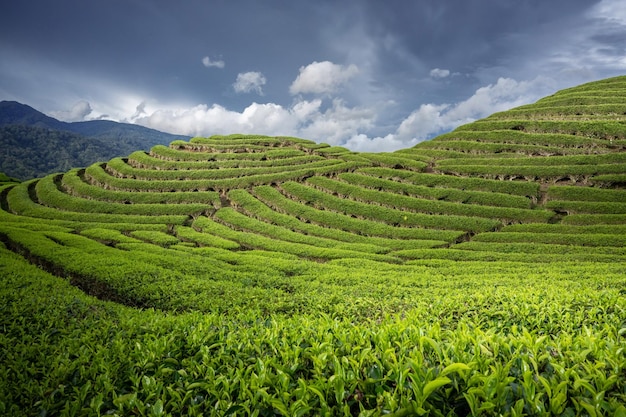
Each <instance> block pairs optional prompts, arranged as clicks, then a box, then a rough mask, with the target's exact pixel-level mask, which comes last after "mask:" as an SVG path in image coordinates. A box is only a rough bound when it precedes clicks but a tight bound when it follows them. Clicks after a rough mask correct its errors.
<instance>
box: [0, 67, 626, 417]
mask: <svg viewBox="0 0 626 417" xmlns="http://www.w3.org/2000/svg"><path fill="white" fill-rule="evenodd" d="M0 181H1V182H0V279H1V283H2V284H1V286H0V415H7V416H9V415H10V416H20V415H28V416H30V415H40V416H52V415H55V416H56V415H60V416H76V415H81V416H82V415H85V416H104V415H119V416H127V415H129V416H179V415H189V416H213V415H215V416H317V415H323V416H381V415H386V416H412V415H428V416H466V415H476V416H498V415H507V416H535V415H563V416H577V415H581V416H626V406H625V404H626V349H625V348H626V77H617V78H611V79H607V80H602V81H598V82H593V83H589V84H585V85H582V86H578V87H575V88H571V89H567V90H562V91H560V92H558V93H556V94H554V95H552V96H550V97H546V98H544V99H542V100H539V101H538V102H536V103H534V104H531V105H526V106H522V107H518V108H516V109H513V110H510V111H505V112H501V113H497V114H494V115H492V116H490V117H488V118H486V119H483V120H479V121H477V122H474V123H471V124H468V125H464V126H461V127H459V128H458V129H456V130H454V131H453V132H450V133H447V134H444V135H441V136H439V137H437V138H435V139H433V140H431V141H427V142H423V143H420V144H419V145H417V146H415V147H413V148H410V149H404V150H401V151H398V152H394V153H377V154H367V153H355V152H350V151H349V150H347V149H344V148H341V147H331V146H328V145H326V144H317V143H314V142H312V141H308V140H304V139H298V138H291V137H267V136H253V135H230V136H212V137H208V138H193V139H191V140H190V141H189V142H184V141H175V142H172V143H171V144H170V146H169V147H166V146H155V147H154V148H152V149H151V151H150V152H135V153H132V154H130V155H128V156H127V157H126V158H115V159H112V160H109V161H106V162H101V163H97V164H94V165H92V166H89V167H86V168H76V169H73V170H70V171H68V172H62V173H57V174H53V175H49V176H47V177H44V178H39V179H35V180H31V181H27V182H21V183H20V182H16V181H15V180H13V179H11V178H8V177H6V176H0Z"/></svg>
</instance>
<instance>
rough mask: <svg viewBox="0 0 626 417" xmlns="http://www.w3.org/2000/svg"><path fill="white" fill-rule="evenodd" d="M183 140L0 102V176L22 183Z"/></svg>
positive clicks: (119, 124)
mask: <svg viewBox="0 0 626 417" xmlns="http://www.w3.org/2000/svg"><path fill="white" fill-rule="evenodd" d="M185 138H186V137H184V136H181V135H171V134H169V133H163V132H159V131H157V130H154V129H148V128H145V127H143V126H137V125H133V124H128V123H117V122H113V121H110V120H91V121H86V122H74V123H67V122H61V121H59V120H57V119H54V118H52V117H49V116H46V115H45V114H43V113H41V112H39V111H37V110H35V109H33V108H32V107H30V106H27V105H24V104H21V103H17V102H14V101H1V102H0V146H1V147H2V149H3V152H1V153H0V172H5V173H7V175H11V176H13V177H16V178H20V179H22V180H26V179H32V178H36V177H41V176H44V175H47V174H50V173H53V172H63V171H67V170H68V169H71V168H74V167H79V166H87V165H91V164H93V163H94V162H96V161H106V160H108V159H111V158H113V157H116V156H124V155H127V154H129V153H130V152H133V151H136V150H138V149H145V150H148V149H150V148H151V147H152V146H154V145H157V144H165V145H166V144H168V143H170V142H171V141H173V140H176V139H185Z"/></svg>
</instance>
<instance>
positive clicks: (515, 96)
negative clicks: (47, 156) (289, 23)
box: [134, 77, 554, 152]
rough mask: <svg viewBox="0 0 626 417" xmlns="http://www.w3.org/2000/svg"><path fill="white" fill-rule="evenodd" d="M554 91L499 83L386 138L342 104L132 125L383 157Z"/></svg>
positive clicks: (418, 113) (409, 120)
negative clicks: (292, 141)
mask: <svg viewBox="0 0 626 417" xmlns="http://www.w3.org/2000/svg"><path fill="white" fill-rule="evenodd" d="M553 91H554V80H551V79H549V78H541V77H538V78H535V79H533V80H530V81H516V80H514V79H511V78H499V79H498V80H497V81H496V82H495V83H494V84H489V85H487V86H484V87H481V88H479V89H477V90H476V91H475V92H474V94H473V95H471V96H470V97H469V98H467V99H465V100H463V101H460V102H457V103H454V104H445V103H444V104H435V103H425V104H421V105H420V106H419V107H418V108H416V109H415V110H413V111H412V112H410V113H409V114H408V115H407V116H406V117H404V119H403V120H402V121H401V122H399V123H397V124H395V125H392V126H391V127H390V128H388V129H389V131H388V132H382V134H380V135H376V134H372V132H374V131H375V130H380V126H378V125H377V123H378V117H379V115H380V112H381V109H380V108H379V107H373V106H356V107H350V106H348V105H347V104H346V103H345V102H344V101H343V100H341V99H339V98H334V99H332V100H331V101H330V102H326V103H325V100H324V99H321V98H317V99H314V100H303V99H297V100H295V101H294V103H293V104H292V105H291V106H290V107H284V106H281V105H279V104H275V103H264V104H261V103H252V104H250V105H249V106H248V107H246V108H245V109H244V110H243V111H241V112H238V111H233V110H229V109H227V108H225V107H222V106H220V105H217V104H213V105H212V106H208V105H206V104H203V105H198V106H195V107H191V108H182V109H169V110H167V109H162V110H157V111H154V112H152V113H148V112H146V109H145V105H142V104H140V105H139V106H137V109H136V114H137V116H138V117H137V118H136V119H135V120H134V122H135V123H138V124H140V125H143V126H147V127H151V128H154V129H158V130H162V131H166V132H171V133H176V134H184V135H190V136H210V135H213V134H230V133H259V134H266V135H272V136H283V135H284V136H297V137H302V138H305V139H310V140H313V141H316V142H320V143H321V142H324V143H328V144H331V145H338V146H345V147H347V148H349V149H351V150H353V151H359V152H384V151H394V150H397V149H402V148H408V147H411V146H414V145H415V144H417V143H419V142H422V141H424V140H427V139H430V138H432V137H433V136H435V135H436V134H440V133H443V132H446V131H449V130H452V129H454V128H456V127H457V126H459V125H461V124H465V123H469V122H472V121H474V120H476V119H479V118H483V117H486V116H488V115H490V114H492V113H495V112H498V111H502V110H507V109H510V108H512V107H516V106H520V105H522V104H527V103H530V102H533V101H535V100H537V99H539V98H540V97H543V96H545V95H547V94H549V93H552V92H553Z"/></svg>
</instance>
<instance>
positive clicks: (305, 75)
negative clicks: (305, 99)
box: [289, 61, 359, 94]
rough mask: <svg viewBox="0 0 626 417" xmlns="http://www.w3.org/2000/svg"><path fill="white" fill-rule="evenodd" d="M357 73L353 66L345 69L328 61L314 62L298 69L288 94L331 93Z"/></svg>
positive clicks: (356, 68) (357, 70) (355, 67)
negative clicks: (298, 71)
mask: <svg viewBox="0 0 626 417" xmlns="http://www.w3.org/2000/svg"><path fill="white" fill-rule="evenodd" d="M358 73H359V69H358V67H357V66H356V65H354V64H351V65H349V66H347V67H345V66H343V65H338V64H333V63H332V62H330V61H323V62H317V61H315V62H313V63H312V64H309V65H307V66H306V67H300V74H298V77H297V78H296V79H295V81H294V82H293V83H292V84H291V86H290V87H289V92H290V93H291V94H299V93H314V94H326V93H333V92H335V91H337V90H338V88H339V87H340V86H341V85H342V84H344V83H345V82H346V81H348V80H349V79H350V78H352V77H354V76H355V75H357V74H358Z"/></svg>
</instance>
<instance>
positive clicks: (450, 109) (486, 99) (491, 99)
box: [345, 77, 554, 152]
mask: <svg viewBox="0 0 626 417" xmlns="http://www.w3.org/2000/svg"><path fill="white" fill-rule="evenodd" d="M553 83H554V81H553V80H551V79H549V78H542V77H537V78H535V79H534V80H531V81H516V80H514V79H511V78H499V79H498V81H497V82H496V83H495V84H489V85H487V86H485V87H481V88H479V89H478V90H476V92H475V93H474V94H473V95H472V96H471V97H469V98H468V99H466V100H463V101H460V102H458V103H455V104H432V103H427V104H422V105H421V106H420V107H419V108H418V109H416V110H414V111H413V112H411V113H410V114H409V115H408V116H407V117H406V118H405V119H404V120H403V121H402V122H401V123H400V125H399V126H398V128H397V129H396V131H395V132H393V133H390V134H388V135H386V136H384V137H374V138H370V137H368V136H367V135H364V134H359V135H355V136H353V137H352V138H350V140H348V141H347V142H346V145H345V146H347V147H348V148H350V149H352V150H354V151H361V152H374V151H376V152H381V151H393V150H397V149H402V148H407V147H410V146H414V145H415V144H417V143H419V142H422V141H424V140H427V139H430V138H432V137H433V136H434V135H436V134H440V133H443V132H446V131H450V130H452V129H454V128H456V127H458V126H460V125H463V124H466V123H471V122H473V121H475V120H477V119H481V118H483V117H487V116H489V115H490V114H493V113H496V112H499V111H504V110H508V109H510V108H513V107H517V106H521V105H523V104H528V103H531V102H534V101H536V100H538V99H539V98H541V97H543V96H545V95H547V94H549V93H551V92H552V91H553Z"/></svg>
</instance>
